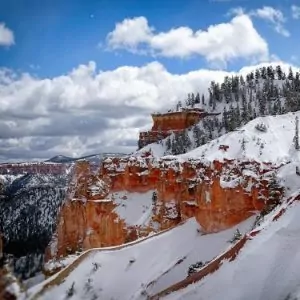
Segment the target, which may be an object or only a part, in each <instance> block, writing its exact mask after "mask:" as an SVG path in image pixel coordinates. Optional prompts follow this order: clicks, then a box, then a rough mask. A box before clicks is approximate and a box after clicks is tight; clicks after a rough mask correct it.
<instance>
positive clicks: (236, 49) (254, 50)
mask: <svg viewBox="0 0 300 300" xmlns="http://www.w3.org/2000/svg"><path fill="white" fill-rule="evenodd" d="M107 44H108V47H109V48H110V49H126V50H128V51H131V52H138V51H140V50H142V51H148V52H150V53H152V54H155V55H160V56H165V57H180V58H188V57H190V56H193V55H200V56H203V57H205V58H206V60H207V61H208V62H222V63H224V64H226V63H227V62H228V61H230V60H232V59H235V58H247V59H253V58H255V59H256V60H265V59H266V58H267V57H268V45H267V42H266V41H265V40H264V39H263V38H262V37H261V36H260V35H259V33H258V32H257V31H256V29H255V28H254V26H253V23H252V21H251V19H250V17H249V16H247V15H244V14H241V15H238V16H235V17H234V18H233V19H232V20H231V21H230V22H228V23H220V24H216V25H211V26H209V27H208V28H207V29H206V30H198V31H193V30H192V29H191V28H189V27H178V28H172V29H171V30H169V31H167V32H157V33H156V32H155V30H154V28H153V27H149V25H148V21H147V19H146V18H145V17H138V18H133V19H125V20H124V21H123V22H121V23H117V24H116V27H115V29H114V30H113V31H112V32H110V33H109V34H108V36H107Z"/></svg>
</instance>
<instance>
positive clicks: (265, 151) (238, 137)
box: [135, 112, 300, 163]
mask: <svg viewBox="0 0 300 300" xmlns="http://www.w3.org/2000/svg"><path fill="white" fill-rule="evenodd" d="M296 116H298V118H299V117H300V112H294V113H287V114H284V115H277V116H266V117H259V118H256V119H254V120H252V121H250V122H249V123H247V124H246V125H244V126H242V127H240V128H238V129H236V130H235V131H232V132H229V133H227V134H224V135H222V136H221V137H219V138H216V139H214V140H212V141H211V142H208V143H207V144H205V145H203V146H200V147H198V148H196V149H194V150H191V151H189V152H187V153H185V154H181V155H178V156H176V157H178V158H179V159H182V160H187V159H188V158H202V159H205V160H207V161H213V160H215V159H217V160H223V159H250V160H256V161H263V162H273V163H282V162H286V161H290V160H291V159H293V160H297V161H298V160H299V159H300V156H299V153H296V152H295V149H294V145H293V138H294V135H295V118H296ZM261 124H264V125H265V127H266V132H263V131H260V130H258V129H256V126H258V125H261ZM190 135H191V134H190ZM190 138H191V139H192V135H191V137H190ZM220 145H227V146H229V148H228V149H227V150H226V151H224V150H220V149H219V147H220ZM243 147H244V148H243ZM148 151H150V152H151V153H152V155H153V156H154V157H162V156H163V155H164V153H165V152H166V147H165V144H164V143H160V144H149V145H147V146H145V147H144V148H142V149H140V150H139V151H137V153H136V154H135V155H140V154H141V153H143V152H148Z"/></svg>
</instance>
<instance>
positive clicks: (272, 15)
mask: <svg viewBox="0 0 300 300" xmlns="http://www.w3.org/2000/svg"><path fill="white" fill-rule="evenodd" d="M249 14H250V15H251V16H255V17H258V18H261V19H263V20H266V21H267V22H269V23H270V24H272V26H273V27H274V30H275V31H276V32H277V33H279V34H281V35H283V36H285V37H289V36H290V32H289V31H288V30H287V29H286V28H285V27H284V23H285V22H286V19H285V17H284V15H283V13H282V11H281V10H279V9H275V8H274V7H271V6H264V7H263V8H259V9H256V10H252V11H251V12H250V13H249Z"/></svg>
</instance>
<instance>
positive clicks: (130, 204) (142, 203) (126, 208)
mask: <svg viewBox="0 0 300 300" xmlns="http://www.w3.org/2000/svg"><path fill="white" fill-rule="evenodd" d="M152 194H153V191H152V190H150V191H148V192H145V193H129V192H126V191H122V192H115V193H112V194H110V195H109V198H111V199H112V200H113V201H114V202H115V203H116V204H117V207H116V209H115V212H116V213H117V214H118V215H119V217H120V218H121V219H123V220H125V222H126V224H128V225H148V223H149V221H150V219H151V217H152V208H153V207H152Z"/></svg>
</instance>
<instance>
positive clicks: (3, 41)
mask: <svg viewBox="0 0 300 300" xmlns="http://www.w3.org/2000/svg"><path fill="white" fill-rule="evenodd" d="M14 43H15V38H14V33H13V31H12V30H10V29H9V28H7V27H6V26H5V24H4V23H0V46H11V45H13V44H14Z"/></svg>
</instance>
